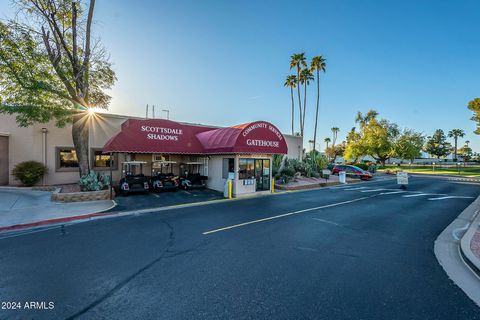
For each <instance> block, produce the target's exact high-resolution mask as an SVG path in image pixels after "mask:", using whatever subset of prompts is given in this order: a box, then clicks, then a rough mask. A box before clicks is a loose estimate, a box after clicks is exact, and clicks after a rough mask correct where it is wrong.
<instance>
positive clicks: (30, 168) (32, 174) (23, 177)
mask: <svg viewBox="0 0 480 320" xmlns="http://www.w3.org/2000/svg"><path fill="white" fill-rule="evenodd" d="M47 171H48V169H47V167H45V166H44V165H43V163H41V162H38V161H25V162H20V163H19V164H17V165H16V166H15V167H14V168H13V170H12V175H13V176H14V177H15V179H17V180H20V182H22V184H24V185H26V186H28V187H31V186H33V185H35V184H37V183H38V182H39V181H40V180H41V179H42V178H43V176H44V175H45V174H46V173H47Z"/></svg>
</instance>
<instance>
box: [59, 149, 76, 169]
mask: <svg viewBox="0 0 480 320" xmlns="http://www.w3.org/2000/svg"><path fill="white" fill-rule="evenodd" d="M56 155H57V157H56V158H57V170H59V171H76V170H78V159H77V152H76V151H75V149H74V148H72V147H57V152H56Z"/></svg>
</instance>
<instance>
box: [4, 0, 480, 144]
mask: <svg viewBox="0 0 480 320" xmlns="http://www.w3.org/2000/svg"><path fill="white" fill-rule="evenodd" d="M5 2H6V1H5ZM0 12H1V16H2V17H6V16H9V15H10V14H11V9H9V8H8V3H4V2H2V3H1V4H0ZM479 12H480V2H478V1H475V0H470V1H469V0H465V1H438V0H437V1H421V0H418V1H368V0H362V1H359V0H356V1H341V0H340V1H220V0H218V1H193V0H192V1H128V0H120V1H102V0H99V1H97V7H96V15H95V18H96V20H97V21H96V24H95V28H94V33H95V35H96V36H99V37H100V38H101V40H102V41H103V43H104V45H105V46H106V48H107V49H108V50H109V52H110V55H111V60H112V62H113V63H114V68H115V70H116V72H117V76H118V82H117V84H116V85H115V87H114V89H113V90H112V95H113V101H112V104H111V108H110V111H111V112H113V113H121V114H128V115H136V116H143V115H144V114H145V105H146V104H147V103H148V104H150V105H151V104H155V105H156V106H157V107H156V108H157V114H159V113H160V112H159V110H161V109H165V108H167V109H170V117H171V119H173V120H178V121H188V122H197V123H205V124H214V125H233V124H238V123H243V122H248V121H254V120H267V121H270V122H272V123H274V124H276V125H277V126H278V127H279V128H280V129H281V130H282V131H284V132H289V131H290V92H289V90H288V89H286V88H284V87H283V82H284V79H285V77H286V76H287V75H288V74H289V73H290V70H289V59H290V55H291V54H292V53H297V52H305V53H306V55H307V57H309V58H311V57H312V56H314V55H319V54H321V55H323V56H325V57H326V58H327V72H326V73H325V74H324V75H322V79H321V101H320V114H319V134H318V137H319V140H320V141H322V142H323V139H324V138H325V137H326V136H330V135H331V133H330V128H331V127H332V126H337V127H340V129H341V132H340V133H341V134H340V138H342V139H343V138H344V136H345V133H346V132H347V131H348V130H350V128H351V127H353V126H354V117H355V113H356V112H357V111H362V112H366V111H367V110H368V109H370V108H373V109H376V110H377V111H378V112H380V116H381V117H384V118H387V119H389V120H391V121H395V122H397V123H398V124H399V125H400V126H401V127H408V128H413V129H415V130H418V131H422V132H424V133H425V134H426V135H428V134H431V133H432V132H433V131H434V130H435V129H437V128H442V129H444V130H445V131H448V130H450V129H452V128H462V129H464V130H465V131H466V132H467V137H466V138H464V139H462V141H461V144H463V141H464V140H467V139H468V140H470V141H471V145H472V146H473V147H474V149H475V150H479V149H480V142H479V141H478V140H479V139H478V138H477V137H476V136H475V135H474V134H473V133H472V132H473V130H474V129H475V124H474V123H473V122H472V121H470V120H469V118H470V116H471V112H470V111H469V110H467V108H466V104H467V102H468V101H469V100H471V99H473V98H474V97H478V96H480V63H479V52H480V41H479V38H480V24H479V23H478V14H479ZM315 88H316V87H315V84H314V85H312V86H310V87H309V90H310V94H309V100H308V102H307V124H306V139H305V140H306V141H308V140H309V139H311V137H312V134H313V123H314V119H313V115H314V113H313V111H314V106H315V90H316V89H315ZM297 127H298V125H297Z"/></svg>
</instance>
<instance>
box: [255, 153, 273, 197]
mask: <svg viewBox="0 0 480 320" xmlns="http://www.w3.org/2000/svg"><path fill="white" fill-rule="evenodd" d="M255 180H256V190H257V191H263V190H270V160H269V159H255Z"/></svg>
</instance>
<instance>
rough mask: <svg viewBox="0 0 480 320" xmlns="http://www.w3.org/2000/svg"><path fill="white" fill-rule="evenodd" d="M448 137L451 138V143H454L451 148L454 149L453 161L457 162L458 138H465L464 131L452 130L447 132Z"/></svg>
mask: <svg viewBox="0 0 480 320" xmlns="http://www.w3.org/2000/svg"><path fill="white" fill-rule="evenodd" d="M448 137H449V138H453V141H454V146H453V148H454V149H453V150H454V154H455V157H454V160H453V161H457V146H458V138H463V137H465V131H463V130H462V129H452V130H450V131H448Z"/></svg>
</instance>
